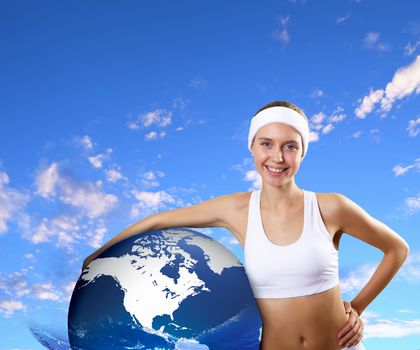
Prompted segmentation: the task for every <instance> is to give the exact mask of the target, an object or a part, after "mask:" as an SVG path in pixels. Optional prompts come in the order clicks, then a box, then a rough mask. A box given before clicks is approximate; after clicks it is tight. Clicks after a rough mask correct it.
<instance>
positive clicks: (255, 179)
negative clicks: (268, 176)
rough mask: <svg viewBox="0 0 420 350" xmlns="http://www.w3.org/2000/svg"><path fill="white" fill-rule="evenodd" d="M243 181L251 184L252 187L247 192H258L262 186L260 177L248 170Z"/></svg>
mask: <svg viewBox="0 0 420 350" xmlns="http://www.w3.org/2000/svg"><path fill="white" fill-rule="evenodd" d="M245 181H247V182H248V181H249V182H252V186H251V188H250V189H249V191H253V190H258V189H260V188H261V186H262V178H261V175H260V174H259V173H258V171H256V170H248V171H247V172H246V173H245Z"/></svg>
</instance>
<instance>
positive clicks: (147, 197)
mask: <svg viewBox="0 0 420 350" xmlns="http://www.w3.org/2000/svg"><path fill="white" fill-rule="evenodd" d="M132 194H133V195H134V197H135V198H136V199H137V201H138V203H136V204H134V205H133V206H132V207H131V215H132V216H133V217H139V216H140V215H141V214H144V213H147V214H149V213H150V212H156V211H157V210H158V209H159V208H162V207H165V206H166V205H167V204H174V203H175V200H174V198H173V197H172V196H171V195H170V194H169V193H167V192H165V191H158V192H147V191H138V190H133V191H132Z"/></svg>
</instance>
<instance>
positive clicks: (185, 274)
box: [68, 228, 261, 350]
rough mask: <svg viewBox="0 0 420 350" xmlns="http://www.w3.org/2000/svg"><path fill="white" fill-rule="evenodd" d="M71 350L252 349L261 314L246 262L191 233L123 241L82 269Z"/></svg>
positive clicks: (71, 310)
mask: <svg viewBox="0 0 420 350" xmlns="http://www.w3.org/2000/svg"><path fill="white" fill-rule="evenodd" d="M68 335H69V341H70V346H71V348H72V349H217V350H224V349H226V350H227V349H230V350H233V349H238V350H239V349H255V350H257V349H258V348H259V343H260V337H261V319H260V314H259V311H258V308H257V305H256V302H255V298H254V296H253V294H252V290H251V287H250V285H249V281H248V279H247V276H246V273H245V270H244V267H243V265H242V264H241V262H240V261H239V260H238V259H237V258H236V257H235V255H234V254H233V253H232V252H230V251H229V250H228V249H227V248H225V247H224V246H223V245H222V244H220V243H218V242H217V241H216V240H214V239H213V238H211V237H209V236H207V235H204V234H202V233H200V232H197V231H194V230H191V229H186V228H172V229H166V230H156V231H149V232H144V233H141V234H139V235H136V236H133V237H130V238H128V239H126V240H124V241H121V242H118V243H117V244H115V245H113V246H112V247H110V248H108V249H107V250H106V251H104V252H103V253H102V254H100V255H99V256H98V257H97V258H96V259H95V260H93V261H92V262H91V263H90V264H89V265H88V267H87V268H86V269H85V270H83V272H82V274H81V276H80V278H79V280H78V281H77V284H76V286H75V289H74V292H73V295H72V298H71V301H70V307H69V314H68Z"/></svg>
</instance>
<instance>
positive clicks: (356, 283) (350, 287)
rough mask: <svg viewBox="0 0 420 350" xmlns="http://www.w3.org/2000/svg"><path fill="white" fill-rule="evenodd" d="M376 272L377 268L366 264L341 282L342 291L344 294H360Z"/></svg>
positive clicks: (351, 272)
mask: <svg viewBox="0 0 420 350" xmlns="http://www.w3.org/2000/svg"><path fill="white" fill-rule="evenodd" d="M375 270H376V266H373V265H368V264H365V265H361V266H360V267H358V268H357V269H355V270H353V271H350V272H349V274H348V275H347V276H345V277H344V278H342V279H341V281H340V289H341V291H342V292H343V293H350V294H351V295H354V294H355V293H357V292H359V291H360V290H361V289H362V288H363V287H364V286H365V285H366V283H367V282H368V281H369V279H370V278H371V277H372V275H373V273H374V272H375Z"/></svg>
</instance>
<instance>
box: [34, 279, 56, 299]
mask: <svg viewBox="0 0 420 350" xmlns="http://www.w3.org/2000/svg"><path fill="white" fill-rule="evenodd" d="M32 293H33V294H32V295H33V296H34V297H36V298H37V299H39V300H52V301H56V300H59V299H60V294H59V292H58V291H57V290H56V289H55V288H54V286H53V285H52V283H51V282H47V283H42V284H35V285H33V286H32Z"/></svg>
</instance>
